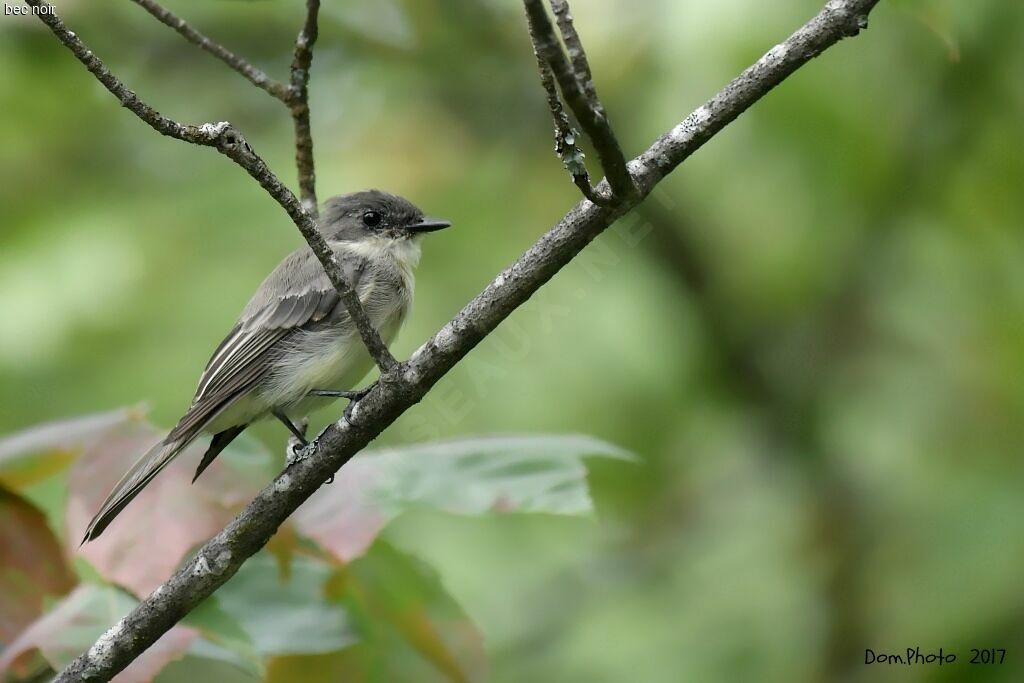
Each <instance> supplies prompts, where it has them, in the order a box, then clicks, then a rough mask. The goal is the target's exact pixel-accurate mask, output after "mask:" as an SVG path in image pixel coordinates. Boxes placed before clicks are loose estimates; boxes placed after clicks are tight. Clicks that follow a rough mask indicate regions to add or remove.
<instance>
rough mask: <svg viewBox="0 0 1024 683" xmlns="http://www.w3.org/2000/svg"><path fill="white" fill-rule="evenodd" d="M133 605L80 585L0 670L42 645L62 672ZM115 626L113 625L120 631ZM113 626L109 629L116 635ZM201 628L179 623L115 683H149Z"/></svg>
mask: <svg viewBox="0 0 1024 683" xmlns="http://www.w3.org/2000/svg"><path fill="white" fill-rule="evenodd" d="M133 605H134V600H132V599H131V598H129V597H128V596H127V595H125V594H123V593H121V592H120V591H117V590H116V589H113V588H109V587H102V586H95V585H85V586H79V587H78V588H76V589H75V590H74V591H72V592H71V594H70V595H68V596H67V597H66V598H64V600H62V601H61V602H60V604H58V605H57V606H56V607H55V608H54V609H53V610H51V611H50V612H48V613H47V614H46V615H45V616H43V617H40V618H39V619H38V620H36V621H35V622H34V623H33V624H32V625H31V626H29V627H28V628H27V629H25V631H23V632H22V634H21V635H20V636H18V638H17V639H16V640H15V641H14V642H13V643H11V644H10V646H8V647H7V649H5V650H4V651H3V653H2V654H0V672H3V671H7V670H8V669H9V668H11V666H12V664H13V663H14V662H15V660H16V659H18V658H19V657H20V656H21V655H23V654H25V653H27V652H30V651H32V650H35V649H38V650H39V651H40V652H42V654H43V657H45V658H46V661H47V662H49V663H50V666H52V667H53V668H54V669H57V670H60V669H62V668H64V667H65V666H67V664H68V663H69V662H71V660H72V659H74V658H75V657H77V656H78V655H79V654H81V653H82V652H84V651H86V650H87V649H88V648H89V647H91V646H92V644H93V643H94V642H95V641H96V639H97V638H99V637H100V636H102V635H104V629H105V628H106V626H107V625H108V624H110V623H114V622H117V623H118V624H120V622H119V621H118V620H119V619H120V618H121V617H122V616H124V614H126V613H127V612H128V611H129V610H130V609H131V608H132V606H133ZM116 628H117V626H115V627H114V629H116ZM114 629H111V630H110V631H107V632H106V633H107V634H112V633H113V632H114ZM197 635H198V632H197V631H196V630H195V629H193V628H189V627H185V626H175V627H174V628H172V629H171V630H170V631H168V632H167V633H166V634H164V635H163V637H161V638H160V640H158V641H157V642H156V644H154V645H153V646H152V647H150V648H149V649H148V650H146V651H145V652H144V653H142V655H140V656H139V657H138V658H137V659H136V660H135V661H133V662H132V663H131V665H129V666H128V668H127V669H125V670H124V671H122V672H121V673H120V674H118V675H117V676H115V677H114V678H113V681H114V683H148V682H149V681H152V680H153V678H155V677H156V675H157V674H158V673H160V671H161V670H162V669H163V668H164V667H165V666H167V664H169V663H170V662H172V661H174V660H176V659H180V658H181V657H182V656H183V655H184V654H185V652H186V651H187V650H188V648H189V646H190V645H191V644H192V641H193V640H194V639H195V637H196V636H197Z"/></svg>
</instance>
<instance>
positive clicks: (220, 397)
mask: <svg viewBox="0 0 1024 683" xmlns="http://www.w3.org/2000/svg"><path fill="white" fill-rule="evenodd" d="M338 260H339V263H340V265H341V267H342V272H343V273H344V274H345V277H346V279H347V280H348V282H349V284H350V286H352V287H353V288H354V289H355V290H356V291H357V292H359V291H360V289H361V285H363V284H365V278H363V275H364V272H365V270H366V261H365V259H362V258H360V257H358V256H354V255H341V256H339V259H338ZM338 305H339V297H338V294H337V292H336V291H335V290H334V286H333V285H332V284H331V281H330V280H329V279H328V277H327V274H326V273H324V271H323V267H322V266H321V265H320V261H318V260H317V258H316V256H315V255H314V254H313V252H312V251H311V250H310V249H309V248H308V247H307V248H304V249H299V250H298V251H295V252H292V253H291V254H289V255H288V256H287V257H286V258H285V259H284V260H283V261H282V262H281V263H280V264H279V265H278V267H277V268H275V269H274V271H273V272H272V273H271V274H270V275H269V276H268V277H267V279H266V280H264V281H263V284H261V285H260V287H259V289H258V290H257V291H256V294H255V295H253V297H252V299H251V300H250V301H249V304H248V305H247V306H246V307H245V310H244V311H243V312H242V315H241V317H240V318H239V320H238V322H237V323H236V324H235V326H234V328H232V330H231V332H229V333H228V336H227V337H225V338H224V341H222V342H221V344H220V346H218V347H217V350H216V351H214V353H213V356H212V357H211V358H210V361H209V363H207V365H206V369H205V370H204V371H203V374H202V377H201V378H200V380H199V388H198V389H197V390H196V395H195V398H193V399H192V405H191V407H190V408H189V409H188V412H186V413H185V415H184V416H183V417H182V418H181V420H179V421H178V424H177V425H176V426H175V427H174V429H172V430H171V432H170V434H168V435H167V437H166V438H165V439H164V440H163V441H161V442H160V443H158V444H157V445H156V446H154V447H153V448H152V449H150V451H149V452H147V453H146V454H145V455H143V456H142V457H141V458H140V459H139V460H138V462H136V463H135V464H134V465H133V466H132V467H131V469H129V470H128V472H127V473H125V475H124V477H122V478H121V481H119V482H118V483H117V485H116V486H115V487H114V490H113V491H112V492H111V493H110V495H109V496H107V500H106V501H105V502H104V503H103V505H102V506H101V508H100V511H99V512H97V513H96V516H95V517H94V518H93V519H92V521H91V522H90V523H89V527H88V529H87V530H86V536H85V540H87V541H88V540H91V539H94V538H96V537H97V536H99V535H100V533H102V531H103V530H104V529H105V528H106V527H107V525H108V524H110V522H111V521H112V520H113V519H114V517H116V516H117V514H118V513H120V512H121V510H123V509H124V507H125V506H126V505H127V504H128V503H129V502H131V500H132V499H133V498H134V497H135V496H137V495H138V494H139V492H140V491H141V490H142V489H143V488H144V487H145V486H146V485H147V484H148V483H149V482H150V481H151V480H152V479H153V477H155V476H156V475H157V474H158V473H159V472H160V471H161V470H163V468H164V467H166V466H167V464H168V463H170V462H171V460H173V459H174V457H175V456H176V455H178V453H180V452H181V451H182V450H183V449H184V448H185V447H187V446H188V445H189V444H190V443H191V442H192V441H193V440H194V439H195V438H196V437H197V436H198V435H199V434H200V432H201V431H202V429H203V427H205V426H206V425H207V424H209V423H210V422H211V421H212V420H213V419H214V418H216V417H217V415H219V414H220V413H221V412H223V411H224V410H225V409H227V408H228V407H229V406H230V405H231V404H232V403H234V402H235V401H236V400H237V399H238V398H240V397H241V396H243V395H245V394H246V393H248V392H249V391H251V390H252V389H253V388H254V387H255V386H257V385H258V383H259V382H260V380H262V379H263V378H265V377H266V376H267V374H268V373H269V372H271V371H272V370H273V367H274V361H275V360H276V358H277V354H278V353H280V348H281V347H280V343H281V342H282V341H283V340H284V339H286V338H287V337H288V336H289V335H291V334H294V333H295V331H296V330H300V329H302V328H303V327H304V326H307V325H310V324H315V323H317V322H319V321H321V320H323V319H324V318H326V317H327V316H328V315H329V314H330V313H331V312H332V311H333V310H334V309H335V307H337V306H338ZM211 460H212V458H211ZM203 465H204V466H205V465H209V462H205V461H204V463H203Z"/></svg>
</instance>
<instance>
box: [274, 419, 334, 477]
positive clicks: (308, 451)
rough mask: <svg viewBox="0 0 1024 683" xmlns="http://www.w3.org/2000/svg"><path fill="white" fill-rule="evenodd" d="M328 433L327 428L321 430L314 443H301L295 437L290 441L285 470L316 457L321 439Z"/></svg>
mask: <svg viewBox="0 0 1024 683" xmlns="http://www.w3.org/2000/svg"><path fill="white" fill-rule="evenodd" d="M326 431H327V427H324V428H323V429H322V430H320V433H319V434H317V435H316V437H315V438H314V439H313V440H312V441H307V442H305V443H301V442H300V441H299V440H298V439H296V438H294V437H293V438H291V439H289V440H288V450H287V452H286V457H285V463H284V466H285V469H287V468H289V467H291V466H292V465H294V464H295V463H297V462H302V461H303V460H306V459H307V458H311V457H313V456H314V455H316V452H317V449H318V448H319V447H320V437H321V436H323V435H324V432H326ZM332 479H333V477H332ZM328 483H330V482H328Z"/></svg>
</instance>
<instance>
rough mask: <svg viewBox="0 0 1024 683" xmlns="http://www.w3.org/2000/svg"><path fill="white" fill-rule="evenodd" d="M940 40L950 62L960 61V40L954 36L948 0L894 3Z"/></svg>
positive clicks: (909, 0) (953, 23)
mask: <svg viewBox="0 0 1024 683" xmlns="http://www.w3.org/2000/svg"><path fill="white" fill-rule="evenodd" d="M896 6H897V7H900V8H901V9H903V10H904V11H905V12H907V13H908V14H910V15H911V16H912V17H914V19H916V20H917V21H918V22H920V23H921V24H922V25H923V26H924V27H925V28H926V29H928V31H929V32H931V33H932V34H933V35H934V36H935V37H936V38H938V39H939V40H940V41H942V44H943V45H944V46H945V48H946V52H947V54H948V55H949V60H950V61H951V62H959V61H960V41H959V40H958V39H957V36H956V26H955V19H954V16H953V7H952V4H951V2H950V0H900V1H899V2H898V3H896Z"/></svg>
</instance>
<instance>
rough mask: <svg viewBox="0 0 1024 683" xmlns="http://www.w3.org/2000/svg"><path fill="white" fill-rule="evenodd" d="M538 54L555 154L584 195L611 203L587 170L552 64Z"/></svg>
mask: <svg viewBox="0 0 1024 683" xmlns="http://www.w3.org/2000/svg"><path fill="white" fill-rule="evenodd" d="M530 34H531V35H532V34H533V26H532V25H530ZM534 55H535V56H536V57H537V71H538V72H539V73H540V83H541V85H542V86H543V87H544V92H545V93H547V101H548V109H549V110H550V111H551V120H552V121H554V124H555V154H557V155H558V158H559V159H561V160H562V165H564V166H565V168H566V170H567V171H569V175H570V176H572V182H573V183H575V184H576V187H578V188H579V189H580V192H582V193H583V196H584V197H586V198H587V199H589V200H590V201H592V202H594V203H595V204H597V205H599V206H608V205H609V204H610V203H611V201H610V199H609V198H608V197H604V196H602V195H599V194H598V193H597V191H596V190H595V189H594V186H593V185H591V184H590V173H588V172H587V164H586V163H585V162H584V159H585V158H586V155H585V154H583V150H582V149H580V148H579V145H577V144H576V139H577V136H578V135H579V133H578V131H577V130H576V129H575V128H573V127H572V124H571V123H570V122H569V116H568V115H567V114H566V113H565V109H564V108H562V101H561V100H560V99H558V91H557V90H556V89H555V79H554V75H553V74H552V73H551V67H549V66H548V64H547V62H545V61H544V59H543V57H541V56H540V55H539V54H537V53H536V51H534Z"/></svg>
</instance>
